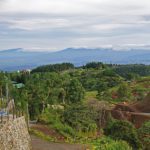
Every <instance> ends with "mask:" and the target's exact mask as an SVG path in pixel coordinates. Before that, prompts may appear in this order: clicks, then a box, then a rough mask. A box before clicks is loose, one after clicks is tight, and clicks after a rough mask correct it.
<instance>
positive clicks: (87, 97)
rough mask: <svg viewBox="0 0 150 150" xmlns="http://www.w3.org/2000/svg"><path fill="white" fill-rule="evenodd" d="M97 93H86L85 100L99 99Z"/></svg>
mask: <svg viewBox="0 0 150 150" xmlns="http://www.w3.org/2000/svg"><path fill="white" fill-rule="evenodd" d="M96 95H97V91H88V92H86V93H85V98H84V99H85V100H90V99H97V98H96Z"/></svg>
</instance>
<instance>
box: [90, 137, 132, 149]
mask: <svg viewBox="0 0 150 150" xmlns="http://www.w3.org/2000/svg"><path fill="white" fill-rule="evenodd" d="M91 144H92V145H93V149H94V150H132V148H131V147H130V146H129V145H128V143H127V142H125V141H121V140H119V141H115V140H113V139H111V138H109V137H103V138H100V139H96V140H94V141H92V142H91Z"/></svg>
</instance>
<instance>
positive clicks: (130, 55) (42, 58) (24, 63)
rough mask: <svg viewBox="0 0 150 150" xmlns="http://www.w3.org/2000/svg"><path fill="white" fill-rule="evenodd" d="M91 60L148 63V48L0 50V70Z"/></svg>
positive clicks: (78, 63) (83, 62) (149, 61)
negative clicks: (48, 50)
mask: <svg viewBox="0 0 150 150" xmlns="http://www.w3.org/2000/svg"><path fill="white" fill-rule="evenodd" d="M91 61H101V62H104V63H113V64H130V63H131V64H136V63H137V64H150V50H144V49H143V50H142V49H140V50H137V49H136V50H135V49H130V50H119V51H117V50H114V49H112V48H96V49H88V48H68V49H65V50H62V51H57V52H33V51H26V50H24V49H21V48H17V49H9V50H3V51H0V70H3V71H15V70H23V69H32V68H35V67H37V66H41V65H45V64H54V63H62V62H70V63H73V64H74V65H75V66H81V65H84V64H86V63H87V62H91Z"/></svg>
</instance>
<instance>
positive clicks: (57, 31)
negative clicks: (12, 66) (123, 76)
mask: <svg viewBox="0 0 150 150" xmlns="http://www.w3.org/2000/svg"><path fill="white" fill-rule="evenodd" d="M68 47H88V48H95V47H115V48H120V47H150V0H0V50H4V49H11V48H24V49H28V50H35V51H42V50H48V51H54V50H62V49H64V48H68Z"/></svg>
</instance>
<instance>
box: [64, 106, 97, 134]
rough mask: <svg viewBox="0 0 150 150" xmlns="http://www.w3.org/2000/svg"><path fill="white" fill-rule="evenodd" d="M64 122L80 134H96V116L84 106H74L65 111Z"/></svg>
mask: <svg viewBox="0 0 150 150" xmlns="http://www.w3.org/2000/svg"><path fill="white" fill-rule="evenodd" d="M63 117H64V122H65V123H67V124H68V125H69V126H71V127H72V128H74V129H76V131H78V132H85V133H86V132H93V133H95V132H96V129H97V125H96V122H95V117H96V116H95V114H93V113H92V112H91V111H90V109H89V108H88V107H87V106H84V105H82V104H80V105H72V106H70V107H68V108H66V110H65V111H64V115H63Z"/></svg>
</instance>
